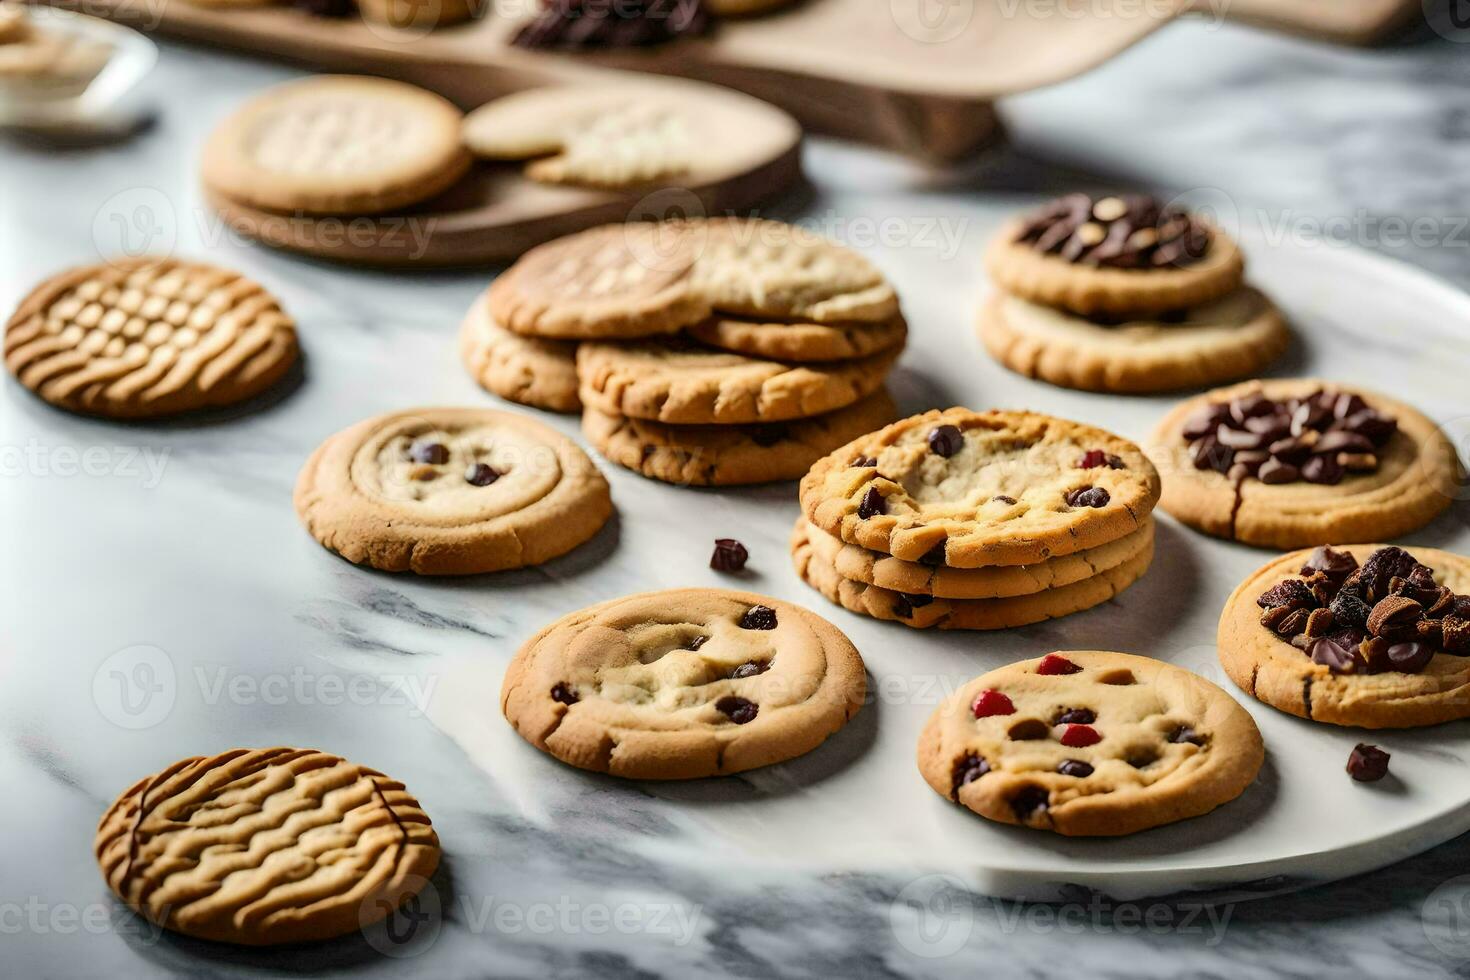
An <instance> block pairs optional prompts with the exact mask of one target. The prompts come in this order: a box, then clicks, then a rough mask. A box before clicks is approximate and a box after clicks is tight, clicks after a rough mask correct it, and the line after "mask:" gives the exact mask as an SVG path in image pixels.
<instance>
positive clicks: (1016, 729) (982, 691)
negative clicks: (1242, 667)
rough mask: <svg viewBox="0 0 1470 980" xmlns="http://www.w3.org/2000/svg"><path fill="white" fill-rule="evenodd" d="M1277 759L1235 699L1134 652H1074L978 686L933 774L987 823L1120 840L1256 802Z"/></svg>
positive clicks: (948, 710)
mask: <svg viewBox="0 0 1470 980" xmlns="http://www.w3.org/2000/svg"><path fill="white" fill-rule="evenodd" d="M1265 757H1266V750H1265V745H1264V743H1263V742H1262V741H1261V733H1260V731H1259V730H1258V729H1257V728H1256V723H1255V721H1253V720H1252V719H1251V716H1250V715H1249V714H1247V713H1246V711H1245V709H1244V708H1242V707H1241V706H1240V705H1239V704H1237V703H1236V702H1235V700H1234V699H1233V698H1231V697H1230V695H1229V694H1226V693H1225V692H1224V691H1223V690H1221V689H1220V688H1218V687H1216V686H1215V685H1214V684H1211V683H1210V682H1209V681H1207V680H1205V679H1204V678H1203V677H1199V676H1197V675H1195V674H1192V673H1190V672H1189V671H1187V670H1184V669H1182V668H1179V667H1174V666H1172V665H1170V664H1166V663H1161V662H1160V661H1157V660H1151V659H1149V658H1147V657H1136V656H1133V655H1131V654H1126V653H1108V652H1103V651H1095V650H1086V651H1082V650H1078V651H1063V652H1060V653H1052V654H1048V655H1047V656H1045V657H1042V658H1041V659H1039V660H1027V661H1024V662H1022V663H1016V664H1009V665H1007V666H1005V667H1001V668H1000V669H999V670H993V671H991V672H990V673H988V674H985V675H983V676H981V677H977V678H975V679H974V680H972V681H970V682H969V683H968V684H966V685H965V686H964V687H962V688H960V690H959V691H957V692H955V694H954V695H953V696H952V697H950V698H949V699H947V700H946V701H945V702H944V703H943V704H942V705H940V706H939V708H938V710H936V711H935V712H934V714H933V715H932V716H931V717H930V718H929V722H928V724H927V725H925V726H924V731H923V734H922V735H920V737H919V753H918V761H919V772H920V773H922V774H923V776H924V781H925V782H927V783H928V784H929V786H930V787H931V788H932V789H933V790H934V792H936V793H938V794H939V795H941V796H943V797H945V798H946V799H949V800H952V801H954V802H955V803H958V804H960V805H961V806H964V807H966V808H968V809H970V810H973V811H974V812H975V813H978V814H979V815H980V816H982V817H985V818H986V819H987V820H994V821H996V822H998V823H1006V824H1015V825H1019V826H1024V827H1031V828H1033V829H1036V830H1050V831H1054V832H1056V833H1059V834H1064V835H1066V836H1069V837H1116V836H1120V835H1123V834H1132V833H1137V832H1138V831H1141V830H1147V829H1149V828H1150V827H1158V826H1162V825H1164V824H1169V823H1175V822H1177V821H1180V820H1186V819H1188V818H1190V817H1197V816H1200V815H1202V814H1205V813H1208V812H1210V811H1211V810H1213V809H1215V808H1216V807H1218V806H1221V805H1222V804H1225V803H1228V802H1230V801H1231V800H1233V799H1235V798H1236V797H1238V796H1240V794H1242V793H1244V792H1245V790H1246V789H1247V788H1248V787H1249V786H1250V784H1251V783H1252V782H1253V781H1254V780H1255V778H1256V775H1257V773H1259V772H1260V769H1261V765H1262V764H1263V763H1264V762H1265Z"/></svg>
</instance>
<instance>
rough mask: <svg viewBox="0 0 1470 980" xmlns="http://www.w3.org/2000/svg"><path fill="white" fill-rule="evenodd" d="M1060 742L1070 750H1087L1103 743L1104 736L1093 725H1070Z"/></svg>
mask: <svg viewBox="0 0 1470 980" xmlns="http://www.w3.org/2000/svg"><path fill="white" fill-rule="evenodd" d="M1058 741H1060V742H1061V743H1062V744H1063V745H1065V746H1066V747H1067V748H1069V749H1085V748H1087V746H1089V745H1096V744H1097V743H1098V742H1101V741H1102V736H1101V735H1099V734H1098V731H1097V729H1096V728H1093V727H1092V726H1091V725H1068V726H1067V729H1066V731H1064V732H1062V737H1061V738H1060V739H1058Z"/></svg>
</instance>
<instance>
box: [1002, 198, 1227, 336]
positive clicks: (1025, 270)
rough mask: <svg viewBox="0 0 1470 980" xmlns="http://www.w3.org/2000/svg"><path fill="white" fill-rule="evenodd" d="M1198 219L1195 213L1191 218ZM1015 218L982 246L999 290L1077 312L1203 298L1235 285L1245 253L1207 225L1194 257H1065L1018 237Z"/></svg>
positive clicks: (1176, 305) (1147, 310)
mask: <svg viewBox="0 0 1470 980" xmlns="http://www.w3.org/2000/svg"><path fill="white" fill-rule="evenodd" d="M1196 220H1198V219H1196ZM1025 227H1026V222H1025V221H1024V220H1021V219H1018V220H1015V221H1012V222H1010V223H1008V224H1007V225H1005V227H1003V228H1002V229H1001V230H1000V232H999V233H998V234H997V235H996V236H995V239H994V240H993V241H992V242H991V244H990V247H989V248H988V249H987V250H986V252H985V270H986V272H988V273H989V274H990V279H991V281H992V282H993V283H995V285H996V286H998V287H999V288H1000V289H1001V290H1003V291H1005V292H1007V293H1009V294H1011V295H1012V296H1017V297H1020V298H1021V299H1024V300H1029V301H1030V302H1032V303H1036V304H1039V305H1041V306H1052V307H1056V308H1058V309H1063V310H1070V311H1071V312H1073V313H1077V314H1080V315H1082V316H1090V315H1094V314H1110V315H1114V316H1147V315H1150V314H1158V313H1166V312H1168V311H1170V310H1183V309H1188V308H1190V307H1194V306H1200V305H1203V304H1205V303H1209V302H1211V301H1212V300H1216V299H1219V298H1220V297H1222V296H1225V295H1227V294H1229V293H1231V292H1234V291H1235V290H1236V289H1238V288H1239V287H1240V285H1241V283H1242V282H1243V281H1244V277H1245V258H1244V256H1243V255H1242V254H1241V251H1240V247H1239V246H1238V245H1236V244H1235V241H1234V239H1232V238H1231V237H1230V236H1229V235H1227V234H1225V233H1224V232H1223V231H1221V230H1220V229H1218V228H1211V229H1210V244H1209V247H1208V249H1207V250H1206V251H1205V253H1204V255H1203V256H1202V257H1201V258H1200V259H1199V261H1197V262H1193V263H1191V264H1189V265H1182V266H1166V267H1162V268H1144V269H1118V268H1107V267H1100V266H1090V265H1083V264H1080V263H1075V262H1068V261H1067V260H1066V259H1063V258H1061V257H1059V256H1056V255H1049V254H1047V253H1045V252H1041V251H1038V250H1037V249H1035V248H1033V247H1032V246H1031V245H1029V244H1027V243H1025V242H1023V241H1021V240H1020V236H1021V233H1022V231H1023V230H1024V229H1025Z"/></svg>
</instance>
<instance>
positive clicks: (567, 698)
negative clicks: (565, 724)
mask: <svg viewBox="0 0 1470 980" xmlns="http://www.w3.org/2000/svg"><path fill="white" fill-rule="evenodd" d="M551 700H553V701H560V702H561V703H562V704H567V705H571V704H576V703H577V695H576V693H575V692H574V691H573V690H572V689H571V688H569V687H567V686H566V685H565V684H557V685H556V686H555V687H553V688H552V689H551Z"/></svg>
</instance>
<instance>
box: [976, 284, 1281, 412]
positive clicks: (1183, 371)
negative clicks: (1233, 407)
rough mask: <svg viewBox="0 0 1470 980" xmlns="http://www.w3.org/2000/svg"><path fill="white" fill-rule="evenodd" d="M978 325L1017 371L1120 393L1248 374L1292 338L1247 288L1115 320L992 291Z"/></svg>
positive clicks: (1271, 308) (1196, 384) (1186, 385)
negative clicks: (1178, 308) (1176, 309)
mask: <svg viewBox="0 0 1470 980" xmlns="http://www.w3.org/2000/svg"><path fill="white" fill-rule="evenodd" d="M978 331H979V334H980V339H981V341H982V342H984V344H985V347H986V349H987V350H988V351H990V354H991V356H992V357H994V358H995V359H996V360H997V361H999V362H1000V363H1002V364H1004V365H1005V366H1006V367H1008V368H1010V369H1011V370H1012V371H1015V372H1016V373H1017V374H1024V375H1026V376H1027V377H1031V378H1040V379H1041V380H1042V381H1049V382H1051V383H1052V384H1055V385H1061V386H1062V387H1065V388H1078V389H1081V390H1083V391H1115V392H1123V393H1142V392H1154V391H1173V390H1176V389H1179V388H1191V387H1200V386H1203V385H1210V384H1219V383H1220V382H1222V381H1230V380H1232V379H1234V378H1243V377H1251V376H1254V375H1256V374H1258V373H1260V371H1261V370H1262V369H1263V368H1265V367H1266V365H1268V364H1270V363H1271V362H1272V361H1274V360H1276V358H1278V357H1280V356H1281V355H1282V354H1283V353H1285V351H1286V348H1287V345H1288V344H1289V343H1290V341H1291V332H1290V331H1289V330H1288V329H1287V326H1286V321H1285V320H1284V319H1282V317H1281V314H1280V312H1278V311H1277V309H1276V307H1274V306H1272V305H1271V301H1270V300H1268V299H1266V297H1265V296H1263V295H1262V294H1261V293H1260V292H1258V291H1257V290H1255V289H1251V288H1249V287H1242V288H1240V289H1237V290H1236V291H1235V292H1233V293H1230V294H1228V295H1226V296H1224V297H1222V298H1220V299H1218V300H1215V301H1214V302H1212V303H1206V304H1205V305H1203V306H1196V307H1193V308H1192V309H1189V310H1185V311H1182V312H1181V313H1180V314H1179V315H1177V316H1171V317H1169V318H1167V320H1165V319H1163V318H1157V317H1155V318H1148V317H1144V318H1141V319H1130V320H1124V321H1122V322H1110V323H1101V322H1097V321H1095V320H1088V319H1086V318H1084V317H1080V316H1077V315H1075V314H1072V313H1068V312H1066V311H1064V310H1057V309H1052V308H1051V307H1048V306H1038V305H1037V304H1035V303H1030V302H1027V301H1026V300H1023V299H1018V298H1016V297H1014V296H1009V295H1007V294H1005V293H995V294H993V295H992V296H991V297H990V299H989V300H988V301H987V302H986V304H985V306H984V308H983V309H982V310H981V311H980V319H979V323H978Z"/></svg>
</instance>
